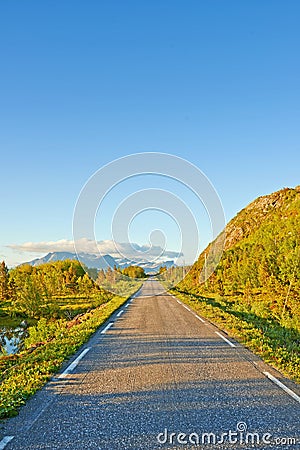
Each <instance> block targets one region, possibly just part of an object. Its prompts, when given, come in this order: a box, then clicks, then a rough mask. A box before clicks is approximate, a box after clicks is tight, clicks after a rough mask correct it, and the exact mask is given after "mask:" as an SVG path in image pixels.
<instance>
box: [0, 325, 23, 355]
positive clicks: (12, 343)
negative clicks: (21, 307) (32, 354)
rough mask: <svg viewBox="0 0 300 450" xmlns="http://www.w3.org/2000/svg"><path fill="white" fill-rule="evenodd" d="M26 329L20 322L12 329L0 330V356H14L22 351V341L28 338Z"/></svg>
mask: <svg viewBox="0 0 300 450" xmlns="http://www.w3.org/2000/svg"><path fill="white" fill-rule="evenodd" d="M26 328H27V324H26V323H23V322H22V324H21V325H20V326H19V327H17V328H14V329H7V328H1V329H0V355H1V353H2V354H5V355H14V354H15V353H18V352H19V351H20V350H21V349H22V346H23V342H24V339H25V337H27V336H28V332H27V330H26Z"/></svg>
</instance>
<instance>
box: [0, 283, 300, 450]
mask: <svg viewBox="0 0 300 450" xmlns="http://www.w3.org/2000/svg"><path fill="white" fill-rule="evenodd" d="M299 391H300V389H299V386H298V385H295V384H294V383H292V382H291V381H289V380H287V379H285V378H284V377H283V376H282V375H281V374H279V373H278V372H276V371H275V370H274V369H272V368H271V367H270V366H268V365H267V364H265V363H263V362H262V361H261V359H260V358H258V357H257V356H255V355H253V354H252V353H251V352H250V351H249V350H247V349H246V348H245V347H243V346H242V345H241V344H239V343H237V342H236V341H234V340H233V339H231V338H230V337H228V336H227V335H226V334H225V333H224V332H222V331H220V330H219V329H218V328H217V327H215V326H214V325H213V324H211V323H209V322H208V321H207V320H206V319H205V318H202V317H200V316H198V315H197V314H196V313H194V312H193V311H192V310H190V309H189V308H188V307H187V306H186V305H184V304H183V303H181V302H180V301H179V300H177V299H176V298H174V297H173V296H171V295H170V294H168V293H166V292H163V289H162V286H161V285H160V284H159V282H158V281H156V280H155V279H149V280H148V281H146V282H145V283H144V285H143V287H142V289H141V290H140V291H139V293H138V294H137V295H136V296H135V297H133V298H132V299H130V300H129V301H128V302H127V303H126V304H125V305H124V306H123V307H121V308H120V309H119V310H118V311H116V312H115V313H114V314H113V315H112V316H111V317H110V319H109V320H108V321H107V322H106V323H105V324H104V325H103V326H102V327H101V328H99V330H98V331H97V332H96V333H95V334H94V335H93V337H92V338H91V339H90V340H89V341H88V342H87V344H85V345H84V346H83V347H82V348H81V349H80V350H79V352H78V353H77V354H76V355H74V357H73V358H72V360H70V361H69V362H68V363H67V365H66V366H65V367H64V369H63V370H62V372H61V373H60V374H57V375H56V376H55V377H54V378H53V379H51V380H50V381H49V382H48V383H47V385H46V386H45V387H44V388H43V389H42V390H41V391H39V392H38V393H37V394H36V395H35V396H34V397H32V399H31V400H30V401H28V402H27V404H26V405H25V406H24V407H23V408H21V410H20V414H19V415H18V416H17V417H14V418H11V419H9V420H7V421H6V422H5V423H4V425H3V426H2V429H1V437H0V449H4V448H5V449H15V450H19V449H20V450H21V449H22V450H24V449H30V450H35V449H53V450H68V449H72V450H74V449H75V450H77V449H78V450H84V449H95V450H96V449H97V450H106V449H107V450H118V449H125V450H126V449H135V450H147V449H149V450H155V449H160V448H164V449H207V450H215V449H226V450H227V449H234V450H236V449H252V448H259V449H263V450H266V449H273V450H274V449H280V450H282V449H294V450H296V449H299V448H300V435H299V429H300V427H299V416H300V414H299V412H300V396H299V395H300V392H299Z"/></svg>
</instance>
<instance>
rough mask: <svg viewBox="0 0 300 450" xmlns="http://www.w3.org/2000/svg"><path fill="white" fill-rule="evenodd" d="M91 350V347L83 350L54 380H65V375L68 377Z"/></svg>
mask: <svg viewBox="0 0 300 450" xmlns="http://www.w3.org/2000/svg"><path fill="white" fill-rule="evenodd" d="M90 350H91V347H88V348H86V349H84V350H83V351H82V352H81V353H80V355H79V356H77V358H76V359H75V360H74V361H73V362H72V363H71V364H70V365H69V366H68V367H67V368H66V369H65V370H64V371H63V372H62V373H61V374H59V375H58V376H57V377H55V378H59V379H60V378H66V376H67V375H69V373H70V372H72V371H73V370H74V369H75V367H77V366H78V363H79V361H81V360H82V358H83V357H84V356H85V355H86V354H87V353H88V352H89V351H90Z"/></svg>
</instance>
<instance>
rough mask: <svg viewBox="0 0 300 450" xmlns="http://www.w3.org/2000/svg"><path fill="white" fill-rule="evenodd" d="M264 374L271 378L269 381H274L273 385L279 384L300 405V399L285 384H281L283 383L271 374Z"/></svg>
mask: <svg viewBox="0 0 300 450" xmlns="http://www.w3.org/2000/svg"><path fill="white" fill-rule="evenodd" d="M263 374H264V375H265V376H266V377H267V378H269V380H271V381H273V383H275V384H277V386H279V387H280V388H281V389H282V390H283V391H284V392H286V393H287V394H288V395H290V396H291V397H292V398H293V399H294V400H296V402H299V403H300V397H299V395H297V394H296V393H295V392H294V391H292V390H291V389H289V388H288V387H287V386H286V385H285V384H283V383H281V381H279V380H277V378H275V377H273V375H271V374H270V373H269V372H263Z"/></svg>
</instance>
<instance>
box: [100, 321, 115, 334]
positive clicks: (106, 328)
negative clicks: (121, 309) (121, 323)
mask: <svg viewBox="0 0 300 450" xmlns="http://www.w3.org/2000/svg"><path fill="white" fill-rule="evenodd" d="M113 324H114V323H113V322H110V323H109V324H108V325H106V327H105V328H104V330H102V331H101V334H105V333H106V332H107V330H109V328H110V327H112V326H113Z"/></svg>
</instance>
